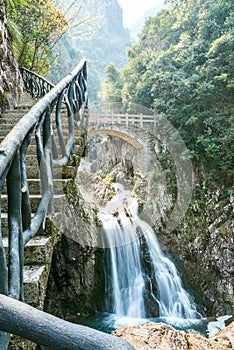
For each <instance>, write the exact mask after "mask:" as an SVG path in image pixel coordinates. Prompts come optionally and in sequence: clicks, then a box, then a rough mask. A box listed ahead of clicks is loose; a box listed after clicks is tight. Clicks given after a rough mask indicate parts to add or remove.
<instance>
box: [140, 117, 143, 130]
mask: <svg viewBox="0 0 234 350" xmlns="http://www.w3.org/2000/svg"><path fill="white" fill-rule="evenodd" d="M140 127H141V128H142V129H143V115H142V114H140Z"/></svg>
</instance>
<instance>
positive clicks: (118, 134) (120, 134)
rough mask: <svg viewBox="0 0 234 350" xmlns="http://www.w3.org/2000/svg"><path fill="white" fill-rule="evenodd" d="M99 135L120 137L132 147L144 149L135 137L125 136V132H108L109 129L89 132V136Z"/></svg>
mask: <svg viewBox="0 0 234 350" xmlns="http://www.w3.org/2000/svg"><path fill="white" fill-rule="evenodd" d="M99 134H104V135H110V136H115V137H119V138H121V139H123V140H125V141H126V142H128V143H129V144H130V145H132V146H133V147H134V148H136V149H139V150H140V149H142V148H143V145H142V144H141V143H140V142H139V141H137V140H136V139H135V138H134V137H132V136H130V135H128V134H125V133H124V132H121V131H116V130H108V129H101V130H98V129H97V130H90V131H88V134H87V135H88V136H93V135H99Z"/></svg>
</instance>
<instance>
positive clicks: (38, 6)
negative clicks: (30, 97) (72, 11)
mask: <svg viewBox="0 0 234 350" xmlns="http://www.w3.org/2000/svg"><path fill="white" fill-rule="evenodd" d="M10 18H11V20H12V21H13V22H14V23H15V24H16V26H17V27H18V29H19V31H20V33H21V44H20V47H19V50H18V57H17V59H18V63H19V65H20V66H25V67H26V68H29V69H32V70H35V71H37V72H40V73H45V72H47V71H48V70H49V67H50V63H49V57H51V56H52V47H53V45H54V43H55V42H56V41H57V40H58V38H59V35H60V34H61V32H63V31H64V30H65V28H66V27H67V25H68V23H67V20H66V18H65V16H64V13H63V12H62V11H61V10H59V9H58V8H56V7H55V6H54V5H53V3H52V2H51V1H49V0H39V1H37V0H27V2H26V3H25V2H22V1H18V2H17V3H16V2H15V3H14V7H13V8H12V9H11V11H10Z"/></svg>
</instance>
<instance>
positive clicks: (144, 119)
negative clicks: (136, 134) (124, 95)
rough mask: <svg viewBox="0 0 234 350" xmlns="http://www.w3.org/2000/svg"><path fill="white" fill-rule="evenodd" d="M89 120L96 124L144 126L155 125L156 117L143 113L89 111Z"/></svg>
mask: <svg viewBox="0 0 234 350" xmlns="http://www.w3.org/2000/svg"><path fill="white" fill-rule="evenodd" d="M89 122H90V123H94V124H96V125H97V126H98V125H101V124H125V125H126V127H128V126H129V125H138V126H139V127H141V128H144V127H145V126H146V127H147V126H155V125H156V119H155V116H154V115H144V114H128V113H123V114H119V113H99V114H95V113H92V112H91V113H89Z"/></svg>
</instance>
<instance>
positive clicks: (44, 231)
mask: <svg viewBox="0 0 234 350" xmlns="http://www.w3.org/2000/svg"><path fill="white" fill-rule="evenodd" d="M34 214H35V213H32V218H33V216H34ZM55 215H60V214H59V213H55ZM48 220H49V219H46V223H47V222H48ZM1 226H2V227H1V229H2V237H4V238H5V237H8V214H7V213H1ZM51 230H52V227H51V220H49V225H48V224H46V225H41V227H40V228H39V230H38V232H37V236H43V237H44V236H48V235H50V234H51V232H52V231H51Z"/></svg>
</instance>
